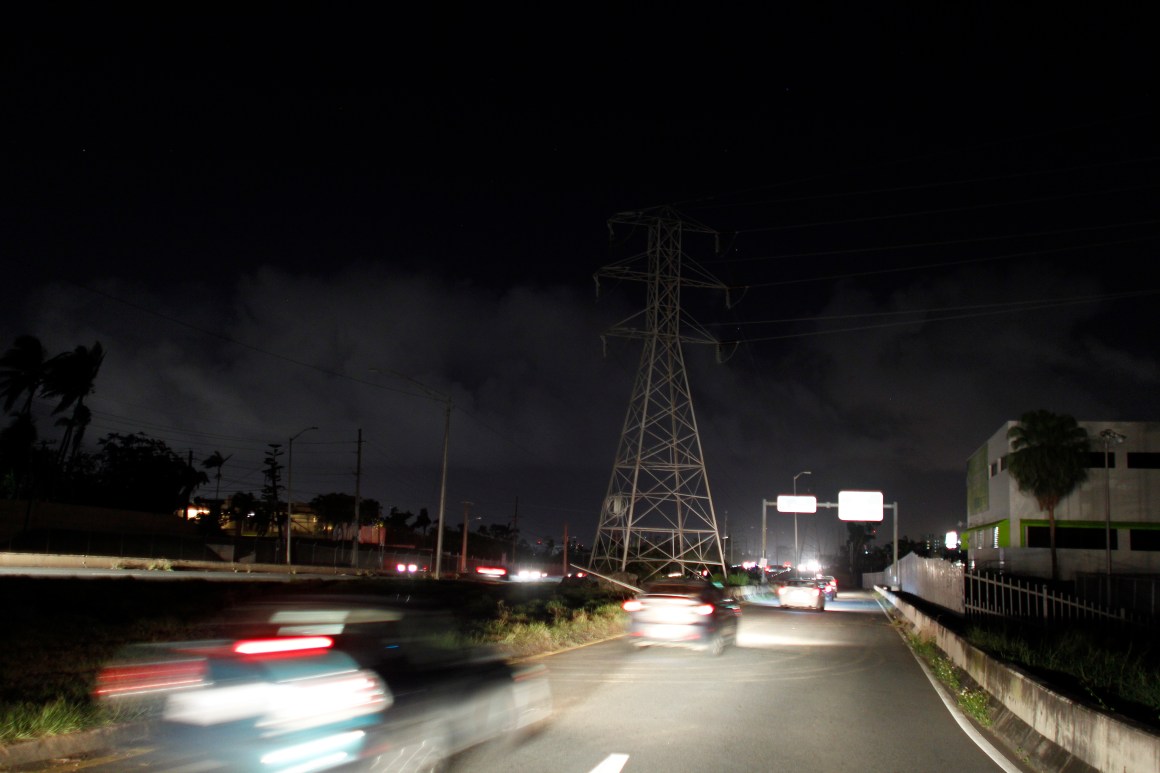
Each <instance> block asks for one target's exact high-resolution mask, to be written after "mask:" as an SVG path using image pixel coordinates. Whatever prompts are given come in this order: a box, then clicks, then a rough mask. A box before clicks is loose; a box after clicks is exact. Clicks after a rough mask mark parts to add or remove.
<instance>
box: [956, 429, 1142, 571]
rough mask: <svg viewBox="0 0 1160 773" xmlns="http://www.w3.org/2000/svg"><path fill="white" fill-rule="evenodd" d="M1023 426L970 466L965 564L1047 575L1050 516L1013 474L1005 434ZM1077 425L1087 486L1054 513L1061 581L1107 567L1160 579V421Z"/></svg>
mask: <svg viewBox="0 0 1160 773" xmlns="http://www.w3.org/2000/svg"><path fill="white" fill-rule="evenodd" d="M1018 423H1019V422H1018V421H1008V422H1007V423H1006V424H1004V425H1003V426H1002V427H1000V428H999V430H998V431H997V432H995V434H994V435H992V436H991V438H990V439H989V440H988V441H987V442H986V443H985V444H984V445H983V446H982V447H980V448H979V450H978V451H976V452H975V453H974V454H972V455H971V458H970V459H969V460H968V461H967V531H966V539H965V540H964V544H965V547H966V548H967V557H968V562H967V566H968V567H969V568H971V569H979V570H987V569H990V570H999V571H1002V572H1005V573H1009V574H1013V575H1024V576H1030V577H1043V578H1049V577H1050V576H1051V552H1050V541H1049V532H1048V520H1047V513H1046V512H1044V511H1041V510H1040V509H1039V505H1038V504H1037V503H1036V501H1035V498H1034V497H1032V496H1030V495H1029V494H1024V493H1022V492H1020V491H1019V486H1018V484H1017V483H1016V482H1015V479H1014V478H1013V477H1012V476H1011V474H1010V472H1009V471H1008V470H1007V456H1008V454H1010V453H1011V443H1010V440H1009V439H1008V437H1007V432H1008V430H1009V429H1010V428H1011V427H1014V426H1016V425H1017V424H1018ZM1078 423H1079V425H1080V426H1081V427H1083V428H1084V429H1085V430H1087V432H1088V435H1089V437H1090V438H1091V454H1090V456H1089V459H1088V479H1087V481H1086V482H1084V483H1083V484H1082V485H1081V486H1080V487H1079V488H1077V489H1076V490H1075V491H1074V492H1072V494H1071V495H1070V496H1068V497H1066V498H1065V499H1063V501H1061V502H1060V503H1059V505H1058V506H1057V507H1056V509H1055V521H1056V556H1057V560H1058V564H1059V577H1060V579H1061V580H1073V579H1075V577H1076V575H1077V574H1080V573H1083V574H1090V573H1106V572H1108V570H1109V564H1110V569H1111V571H1110V573H1111V574H1114V575H1139V574H1153V575H1160V422H1130V421H1123V422H1117V421H1080V422H1078ZM1109 430H1110V433H1107V434H1109V435H1111V433H1115V434H1114V435H1111V436H1110V437H1108V438H1105V437H1104V436H1102V435H1101V433H1105V431H1109ZM1117 437H1118V438H1122V440H1120V441H1119V442H1117V440H1116V438H1117Z"/></svg>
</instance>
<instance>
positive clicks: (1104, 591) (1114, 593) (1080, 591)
mask: <svg viewBox="0 0 1160 773" xmlns="http://www.w3.org/2000/svg"><path fill="white" fill-rule="evenodd" d="M1075 592H1076V595H1078V596H1080V597H1081V598H1084V599H1087V600H1088V601H1092V602H1094V603H1096V604H1100V605H1102V606H1105V607H1113V608H1123V609H1126V610H1128V612H1129V614H1136V615H1140V616H1141V617H1145V618H1148V619H1149V620H1158V619H1160V577H1157V576H1156V575H1130V574H1128V575H1116V574H1114V575H1112V576H1110V577H1109V576H1108V575H1107V574H1095V573H1085V572H1080V573H1077V574H1076V576H1075Z"/></svg>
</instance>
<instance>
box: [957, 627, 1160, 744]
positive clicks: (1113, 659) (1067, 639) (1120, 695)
mask: <svg viewBox="0 0 1160 773" xmlns="http://www.w3.org/2000/svg"><path fill="white" fill-rule="evenodd" d="M965 638H966V639H967V641H968V642H970V643H971V644H973V645H974V646H976V647H978V648H979V649H981V650H983V651H984V652H986V653H988V654H989V655H991V656H992V657H994V658H996V659H997V660H1000V661H1003V662H1005V663H1009V664H1012V665H1015V666H1018V667H1019V668H1021V669H1023V670H1024V671H1026V672H1028V673H1029V674H1031V675H1032V676H1035V677H1037V678H1039V679H1041V680H1042V681H1044V682H1045V683H1047V684H1049V685H1051V686H1052V687H1053V689H1057V690H1059V691H1061V692H1064V693H1067V694H1069V695H1070V697H1072V698H1075V699H1076V700H1079V701H1082V702H1084V703H1087V704H1090V705H1093V706H1095V707H1097V708H1100V709H1102V710H1104V711H1108V712H1111V713H1115V714H1122V715H1124V716H1126V717H1128V718H1130V719H1134V720H1136V721H1138V722H1142V723H1145V724H1149V725H1151V726H1153V727H1157V728H1160V642H1158V641H1157V639H1156V637H1155V636H1154V635H1149V634H1148V633H1147V632H1144V631H1140V632H1134V631H1129V630H1125V629H1120V628H1118V627H1112V628H1107V627H1099V628H1091V627H1078V626H1077V627H1069V628H1064V629H1059V628H1052V629H1047V628H1040V627H1036V626H1019V625H1013V624H1000V623H996V624H993V625H987V626H982V625H976V626H970V627H968V628H967V630H966V632H965Z"/></svg>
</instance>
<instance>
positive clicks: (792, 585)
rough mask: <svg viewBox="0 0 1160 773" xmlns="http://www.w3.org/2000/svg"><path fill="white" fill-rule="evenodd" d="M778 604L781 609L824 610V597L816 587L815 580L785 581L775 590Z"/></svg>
mask: <svg viewBox="0 0 1160 773" xmlns="http://www.w3.org/2000/svg"><path fill="white" fill-rule="evenodd" d="M777 600H778V603H779V604H780V605H781V606H783V607H800V608H802V609H816V610H817V611H819V612H821V611H822V610H823V609H825V608H826V595H825V594H824V593H823V592H822V589H821V588H819V587H818V582H817V580H786V581H785V584H784V585H780V586H778V589H777Z"/></svg>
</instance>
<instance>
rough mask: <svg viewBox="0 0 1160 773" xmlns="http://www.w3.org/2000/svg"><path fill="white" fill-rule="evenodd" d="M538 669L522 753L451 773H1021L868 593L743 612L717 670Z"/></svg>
mask: <svg viewBox="0 0 1160 773" xmlns="http://www.w3.org/2000/svg"><path fill="white" fill-rule="evenodd" d="M545 662H546V663H547V665H548V667H549V669H550V673H551V680H552V688H553V695H554V699H555V703H556V715H555V718H554V720H553V721H552V723H551V724H550V725H549V726H548V727H547V728H545V729H544V730H543V731H542V732H541V733H539V734H538V735H536V736H534V737H532V738H530V739H528V740H526V741H525V742H524V743H522V744H521V745H518V746H514V747H513V746H506V747H497V746H494V745H493V746H489V747H484V748H481V749H478V750H475V751H472V752H468V753H466V754H463V755H460V757H459V758H458V759H456V760H455V761H454V764H453V765H452V770H454V771H471V773H492V771H494V772H495V773H511V771H513V770H521V771H553V773H592V772H598V773H615V771H619V770H623V771H625V773H644V772H651V771H658V772H662V771H663V772H664V773H673V772H674V771H745V772H746V773H753V772H754V771H763V772H766V771H793V772H794V773H797V772H799V771H833V772H835V773H836V772H838V771H856V772H857V773H874V772H875V771H918V770H923V771H938V770H947V771H952V770H953V771H954V772H955V773H974V772H975V771H979V772H981V771H997V770H1010V771H1015V770H1021V769H1023V768H1020V767H1019V766H1017V765H1016V764H1015V763H1013V762H1009V761H1007V760H1004V759H1002V758H1000V759H999V760H998V761H996V760H995V759H993V758H992V757H991V756H989V755H988V753H987V752H986V751H984V749H982V748H980V746H979V745H977V744H976V742H975V741H974V740H972V738H971V737H969V735H968V733H967V732H965V731H964V729H963V728H962V727H961V726H960V724H959V722H958V721H956V718H955V714H953V713H952V712H951V711H950V710H949V709H948V708H947V707H946V706H945V705H944V703H943V700H942V698H940V695H939V692H938V691H937V690H936V689H935V688H934V687H933V686H932V684H931V682H930V681H929V680H928V678H927V676H926V675H925V673H924V671H923V668H922V667H921V666H920V665H919V663H918V661H917V660H916V659H915V658H914V656H913V655H912V654H911V652H910V650H909V648H908V647H907V646H906V644H905V643H904V642H903V640H902V638H901V637H900V636H899V634H898V632H897V631H895V629H894V628H893V627H892V626H891V624H890V622H889V620H888V618H887V617H886V615H885V614H884V613H883V611H882V610H881V608H880V607H879V606H878V604H877V602H876V601H874V599H873V597H872V594H870V593H868V592H864V591H854V592H848V593H845V594H842V595H841V596H840V597H839V599H838V600H836V601H835V602H833V603H831V604H830V605H828V606H827V608H826V611H825V612H821V613H817V612H812V611H798V610H789V609H780V608H777V607H766V606H760V605H758V604H755V603H749V604H746V605H745V608H744V614H743V617H742V623H741V630H740V633H739V636H738V646H737V647H736V648H732V649H728V650H726V652H725V654H724V655H722V656H721V657H720V658H712V657H710V656H707V655H704V654H701V653H696V652H686V651H683V650H676V649H649V650H645V651H641V652H635V651H631V650H630V648H629V646H628V645H627V643H626V642H624V641H612V642H607V643H604V644H600V645H596V646H591V647H585V648H582V649H578V650H573V651H571V652H567V653H563V654H560V655H555V656H552V657H550V658H547V659H546V660H545ZM968 726H969V725H968ZM984 742H986V741H985V740H984ZM992 750H993V749H992ZM993 751H994V750H993Z"/></svg>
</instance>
